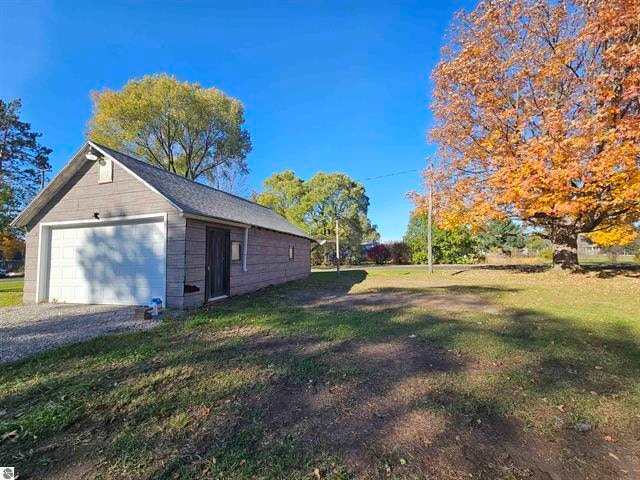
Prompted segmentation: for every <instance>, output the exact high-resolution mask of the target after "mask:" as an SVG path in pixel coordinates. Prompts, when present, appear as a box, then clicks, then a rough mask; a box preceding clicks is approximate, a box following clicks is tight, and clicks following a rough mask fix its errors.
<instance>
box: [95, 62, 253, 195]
mask: <svg viewBox="0 0 640 480" xmlns="http://www.w3.org/2000/svg"><path fill="white" fill-rule="evenodd" d="M91 97H92V100H93V118H92V119H91V121H90V122H89V131H88V132H87V134H88V136H89V137H90V138H91V139H92V140H95V141H96V142H98V143H104V144H105V145H107V146H109V147H112V148H115V149H118V150H121V151H124V152H125V153H129V154H131V155H133V156H135V157H138V158H141V159H145V160H146V161H147V162H149V163H151V164H152V165H156V166H158V167H161V168H164V169H165V170H168V171H170V172H173V173H177V174H179V175H183V176H185V177H187V178H189V179H192V180H198V181H204V182H208V183H214V184H216V182H215V180H216V178H219V177H220V176H225V175H237V173H238V172H240V173H242V174H246V173H247V171H248V168H247V162H246V158H247V155H248V153H249V152H250V151H251V139H250V137H249V132H248V131H247V130H246V129H245V128H244V107H243V106H242V103H240V101H239V100H236V99H235V98H231V97H229V96H227V95H225V94H224V93H223V92H221V91H220V90H218V89H216V88H203V87H202V86H200V85H199V84H197V83H189V82H180V81H178V80H177V79H176V78H174V77H172V76H169V75H166V74H161V75H153V76H145V77H143V78H141V79H136V80H130V81H129V82H128V83H127V84H126V85H125V86H124V87H123V88H122V90H120V91H114V90H109V89H106V90H103V91H100V92H93V93H92V95H91Z"/></svg>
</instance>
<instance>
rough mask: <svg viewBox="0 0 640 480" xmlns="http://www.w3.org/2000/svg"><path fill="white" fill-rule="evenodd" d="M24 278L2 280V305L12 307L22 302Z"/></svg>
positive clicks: (0, 282)
mask: <svg viewBox="0 0 640 480" xmlns="http://www.w3.org/2000/svg"><path fill="white" fill-rule="evenodd" d="M23 284H24V280H22V279H19V280H2V281H0V307H11V306H13V305H19V304H20V303H21V302H22V286H23Z"/></svg>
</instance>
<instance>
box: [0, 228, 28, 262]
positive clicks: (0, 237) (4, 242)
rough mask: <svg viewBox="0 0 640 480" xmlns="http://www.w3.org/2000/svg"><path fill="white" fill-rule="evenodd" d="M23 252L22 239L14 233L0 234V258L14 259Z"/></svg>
mask: <svg viewBox="0 0 640 480" xmlns="http://www.w3.org/2000/svg"><path fill="white" fill-rule="evenodd" d="M22 252H24V240H22V239H21V238H19V237H16V236H15V235H10V234H0V258H2V259H3V260H14V259H15V258H16V257H17V256H18V255H20V254H22Z"/></svg>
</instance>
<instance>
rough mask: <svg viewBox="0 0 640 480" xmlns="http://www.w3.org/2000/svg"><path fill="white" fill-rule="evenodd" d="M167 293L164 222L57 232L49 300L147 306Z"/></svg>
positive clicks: (52, 242)
mask: <svg viewBox="0 0 640 480" xmlns="http://www.w3.org/2000/svg"><path fill="white" fill-rule="evenodd" d="M164 290H165V227H164V221H157V220H155V219H154V220H153V221H147V222H137V223H118V224H111V225H100V226H93V225H92V226H88V227H72V228H54V229H52V230H51V255H50V266H49V301H51V302H69V303H104V304H120V305H147V304H148V303H149V300H150V299H151V298H153V297H161V298H163V299H164Z"/></svg>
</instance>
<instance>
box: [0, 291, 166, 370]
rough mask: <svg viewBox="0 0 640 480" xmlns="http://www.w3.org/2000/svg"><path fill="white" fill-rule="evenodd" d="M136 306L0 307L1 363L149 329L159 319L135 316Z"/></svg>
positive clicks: (56, 305) (52, 304) (55, 305)
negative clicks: (102, 337) (97, 338)
mask: <svg viewBox="0 0 640 480" xmlns="http://www.w3.org/2000/svg"><path fill="white" fill-rule="evenodd" d="M134 313H135V307H130V306H120V305H74V304H68V303H41V304H37V305H20V306H16V307H7V308H0V363H2V362H13V361H15V360H19V359H21V358H24V357H27V356H29V355H33V354H34V353H37V352H43V351H45V350H50V349H52V348H55V347H59V346H61V345H68V344H70V343H76V342H82V341H85V340H89V339H91V338H95V337H100V336H103V335H110V334H114V333H120V332H129V331H137V330H147V329H149V328H153V327H154V326H156V325H157V324H158V322H159V321H158V320H135V318H134V317H135V315H134Z"/></svg>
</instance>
